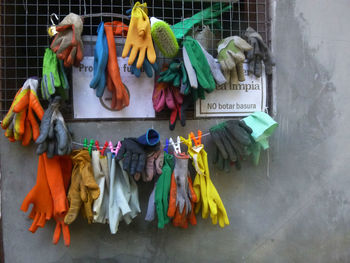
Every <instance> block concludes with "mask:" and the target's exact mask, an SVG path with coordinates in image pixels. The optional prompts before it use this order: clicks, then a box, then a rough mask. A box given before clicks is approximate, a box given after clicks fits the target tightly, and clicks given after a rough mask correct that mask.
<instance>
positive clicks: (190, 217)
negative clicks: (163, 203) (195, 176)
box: [168, 164, 197, 228]
mask: <svg viewBox="0 0 350 263" xmlns="http://www.w3.org/2000/svg"><path fill="white" fill-rule="evenodd" d="M175 166H176V164H175ZM184 179H185V181H184V182H183V183H186V184H187V186H188V191H189V192H190V193H189V195H190V198H191V201H190V202H189V203H187V204H186V205H185V206H184V207H183V208H184V209H183V211H182V212H181V208H180V204H178V199H177V195H178V189H179V187H178V186H177V184H178V182H177V181H176V179H175V175H174V173H173V174H172V176H171V186H170V196H169V208H168V217H171V218H173V221H172V222H173V225H174V226H176V227H178V226H179V227H182V228H187V227H188V223H187V222H188V221H189V222H190V223H191V224H192V225H196V224H197V220H196V216H195V213H194V211H193V205H194V202H196V201H197V196H196V194H195V193H194V191H193V189H192V182H191V179H190V178H189V177H187V176H186V178H184ZM186 194H187V193H186ZM181 196H182V195H181ZM188 206H189V208H188Z"/></svg>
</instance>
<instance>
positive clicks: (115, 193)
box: [108, 157, 131, 234]
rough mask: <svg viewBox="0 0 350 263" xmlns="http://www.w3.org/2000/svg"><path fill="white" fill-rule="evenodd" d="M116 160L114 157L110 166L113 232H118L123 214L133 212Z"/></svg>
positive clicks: (111, 223)
mask: <svg viewBox="0 0 350 263" xmlns="http://www.w3.org/2000/svg"><path fill="white" fill-rule="evenodd" d="M116 166H117V164H116V160H115V158H114V157H113V158H112V160H111V167H110V175H109V177H110V189H109V193H110V194H109V210H108V211H109V212H108V220H109V227H110V230H111V233H112V234H115V233H117V231H118V226H119V222H120V220H121V219H122V217H123V216H125V217H126V216H127V215H128V214H129V213H131V209H130V207H129V203H128V200H127V197H126V196H125V195H124V191H123V189H122V188H123V187H125V184H122V183H123V182H122V177H121V174H120V173H117V172H116Z"/></svg>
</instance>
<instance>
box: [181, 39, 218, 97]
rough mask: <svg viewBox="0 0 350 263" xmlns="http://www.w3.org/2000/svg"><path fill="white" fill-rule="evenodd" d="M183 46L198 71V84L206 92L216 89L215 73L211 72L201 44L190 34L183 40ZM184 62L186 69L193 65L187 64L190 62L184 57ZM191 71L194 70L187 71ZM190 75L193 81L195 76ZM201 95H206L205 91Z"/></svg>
mask: <svg viewBox="0 0 350 263" xmlns="http://www.w3.org/2000/svg"><path fill="white" fill-rule="evenodd" d="M183 46H184V48H185V49H186V52H187V56H188V58H189V61H190V63H191V66H192V67H193V69H194V71H195V73H196V78H197V81H198V86H200V87H201V88H202V89H204V90H205V91H206V92H212V91H213V90H214V89H215V87H216V84H215V80H214V78H213V75H212V73H211V70H210V66H209V64H208V60H207V59H206V57H205V55H204V53H203V51H202V48H201V46H200V45H199V44H198V42H197V41H196V40H195V39H193V38H192V37H190V36H186V37H185V39H184V41H183ZM185 56H186V55H185ZM185 56H184V57H185ZM187 56H186V57H187ZM184 62H185V67H186V69H187V68H190V67H191V66H189V65H188V66H186V63H188V60H187V59H184ZM191 72H193V71H192V70H190V71H187V74H188V75H189V74H190V73H191ZM192 74H193V73H192ZM188 77H189V79H190V83H191V80H192V79H193V78H194V76H188ZM192 85H193V83H191V86H192ZM194 88H195V87H194ZM200 95H201V96H204V92H201V93H200Z"/></svg>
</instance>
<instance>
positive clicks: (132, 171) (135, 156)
mask: <svg viewBox="0 0 350 263" xmlns="http://www.w3.org/2000/svg"><path fill="white" fill-rule="evenodd" d="M138 162H139V155H138V154H137V153H132V155H131V164H130V172H129V174H130V175H134V174H135V173H136V169H137V168H138ZM137 172H142V170H141V171H139V170H138V169H137Z"/></svg>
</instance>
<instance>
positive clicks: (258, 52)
mask: <svg viewBox="0 0 350 263" xmlns="http://www.w3.org/2000/svg"><path fill="white" fill-rule="evenodd" d="M244 35H245V37H246V38H247V41H248V43H249V44H250V45H251V46H252V47H253V49H251V50H250V51H248V52H247V59H248V72H249V73H253V74H254V75H255V76H256V77H260V76H261V72H262V61H264V64H265V71H266V74H269V75H270V74H272V67H273V66H274V65H275V62H274V60H273V57H272V54H271V52H270V50H269V48H268V46H267V45H266V44H265V43H264V40H263V38H262V37H261V35H260V34H259V33H257V32H256V31H255V30H254V29H253V28H251V27H248V28H247V30H246V32H245V33H244Z"/></svg>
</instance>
